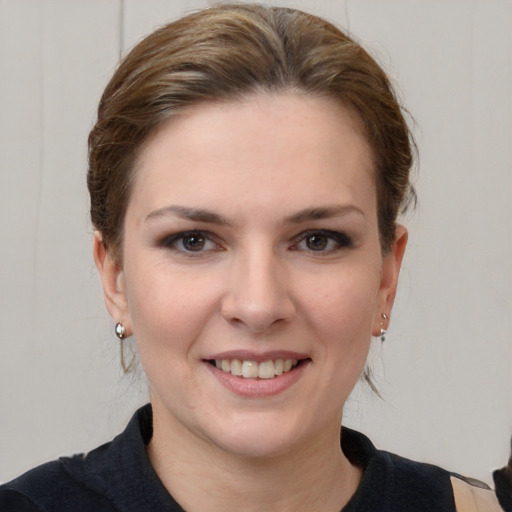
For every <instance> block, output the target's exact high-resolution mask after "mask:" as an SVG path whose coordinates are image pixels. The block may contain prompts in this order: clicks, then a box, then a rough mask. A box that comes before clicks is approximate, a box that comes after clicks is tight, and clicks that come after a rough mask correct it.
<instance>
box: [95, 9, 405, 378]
mask: <svg viewBox="0 0 512 512" xmlns="http://www.w3.org/2000/svg"><path fill="white" fill-rule="evenodd" d="M290 92H291V93H296V94H306V95H310V96H314V97H315V96H316V97H323V98H331V99H333V100H335V101H337V102H339V103H340V104H341V105H343V106H344V107H346V108H348V109H350V110H351V111H353V112H356V114H357V115H358V117H359V119H360V120H361V122H362V126H363V130H364V135H365V136H366V139H367V142H368V144H369V147H370V148H371V151H372V157H373V165H374V169H373V172H374V176H375V183H376V190H377V208H378V212H377V214H378V223H379V235H380V242H381V248H382V251H383V252H386V251H387V250H388V249H389V247H390V246H391V244H392V243H393V241H394V237H395V228H396V222H397V217H398V215H399V214H400V213H401V212H402V211H405V209H406V207H407V205H408V203H409V202H410V198H411V197H414V189H413V187H412V185H411V183H410V179H409V174H410V169H411V166H412V163H413V151H412V149H413V148H414V147H415V146H414V142H413V138H412V135H411V133H410V130H409V128H408V126H407V123H406V121H405V119H404V114H403V111H402V108H401V106H400V105H399V102H398V101H397V98H396V96H395V93H394V91H393V88H392V86H391V83H390V81H389V79H388V77H387V76H386V73H385V72H384V71H383V70H382V69H381V68H380V66H379V65H378V64H377V63H376V62H375V60H374V59H373V58H372V57H371V56H370V55H369V54H368V53H367V52H366V51H365V50H364V49H363V48H362V47H361V46H360V45H359V44H358V43H356V42H355V41H354V40H353V39H351V38H350V37H349V36H348V35H346V34H344V33H343V32H341V31H340V30H339V29H337V28H336V27H335V26H334V25H332V24H331V23H329V22H327V21H325V20H323V19H321V18H318V17H316V16H313V15H310V14H307V13H305V12H302V11H298V10H295V9H288V8H279V7H265V6H263V5H260V4H246V3H234V4H219V5H217V6H214V7H211V8H208V9H205V10H202V11H199V12H196V13H193V14H190V15H188V16H186V17H184V18H181V19H179V20H177V21H175V22H172V23H170V24H168V25H165V26H163V27H161V28H160V29H158V30H156V31H155V32H153V33H152V34H150V35H149V36H147V37H146V38H145V39H143V40H142V41H141V42H140V43H139V44H137V45H136V46H135V47H134V48H133V49H132V50H131V51H130V52H129V53H128V54H127V55H126V57H125V58H124V59H123V60H122V61H121V63H120V65H119V67H118V68H117V70H116V72H115V73H114V75H113V77H112V79H111V80H110V82H109V83H108V85H107V87H106V89H105V91H104V93H103V96H102V97H101V101H100V104H99V108H98V119H97V122H96V124H95V126H94V127H93V129H92V131H91V133H90V135H89V169H88V176H87V182H88V187H89V193H90V196H91V218H92V223H93V225H94V228H95V229H97V230H99V231H100V232H101V234H102V240H103V243H104V244H105V246H106V247H107V250H108V251H109V252H110V253H111V255H112V256H113V257H114V258H115V259H117V260H118V261H119V262H120V263H121V262H122V243H123V223H124V217H125V212H126V209H127V205H128V202H129V199H130V192H131V188H132V183H133V173H134V167H135V165H136V161H137V157H138V155H139V154H140V152H141V149H142V147H143V145H144V143H145V142H147V141H148V139H149V137H150V136H151V135H152V134H153V133H154V132H155V130H156V128H157V127H158V126H159V125H161V124H162V123H163V122H165V121H167V120H169V119H172V118H173V116H175V115H176V114H177V113H179V112H181V111H182V110H183V109H186V108H187V107H189V106H192V105H198V104H201V103H203V102H221V101H234V100H238V99H243V98H247V97H250V96H251V95H254V94H258V93H270V94H274V93H290ZM365 377H366V379H367V380H368V381H369V382H370V385H371V386H372V388H374V386H373V384H372V383H371V379H370V376H369V374H368V373H366V374H365Z"/></svg>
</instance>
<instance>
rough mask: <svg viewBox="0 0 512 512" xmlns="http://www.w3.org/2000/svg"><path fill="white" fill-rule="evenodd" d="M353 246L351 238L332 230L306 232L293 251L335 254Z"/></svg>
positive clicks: (300, 236) (299, 238)
mask: <svg viewBox="0 0 512 512" xmlns="http://www.w3.org/2000/svg"><path fill="white" fill-rule="evenodd" d="M351 246H352V240H351V238H350V237H349V236H348V235H346V234H345V233H340V232H338V231H330V230H318V231H306V232H305V233H302V234H301V235H299V237H298V240H297V242H296V243H295V244H294V245H293V246H292V249H293V250H302V251H313V252H326V253H329V252H334V251H337V250H339V249H342V248H347V247H351Z"/></svg>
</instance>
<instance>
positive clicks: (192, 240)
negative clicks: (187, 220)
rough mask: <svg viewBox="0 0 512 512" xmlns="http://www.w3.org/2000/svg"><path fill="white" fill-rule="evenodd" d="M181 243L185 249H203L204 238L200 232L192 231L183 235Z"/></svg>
mask: <svg viewBox="0 0 512 512" xmlns="http://www.w3.org/2000/svg"><path fill="white" fill-rule="evenodd" d="M181 243H182V245H183V248H184V249H186V250H187V251H200V250H202V249H204V246H205V243H206V238H205V237H204V236H203V235H201V234H200V233H192V234H190V235H185V236H184V237H183V238H182V242H181Z"/></svg>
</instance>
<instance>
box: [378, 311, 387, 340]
mask: <svg viewBox="0 0 512 512" xmlns="http://www.w3.org/2000/svg"><path fill="white" fill-rule="evenodd" d="M380 316H381V317H382V319H383V320H384V322H385V321H386V320H387V319H388V315H386V313H381V315H380ZM384 322H381V323H380V341H382V343H384V342H385V341H386V334H387V332H388V331H387V330H386V329H384Z"/></svg>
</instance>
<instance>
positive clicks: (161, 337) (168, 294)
mask: <svg viewBox="0 0 512 512" xmlns="http://www.w3.org/2000/svg"><path fill="white" fill-rule="evenodd" d="M137 263H138V262H136V261H134V262H133V264H132V265H131V266H127V269H126V275H127V299H128V308H129V311H130V316H131V320H132V324H133V330H134V334H135V339H136V342H137V346H138V348H139V352H140V356H141V359H142V360H143V364H144V359H147V358H148V357H151V358H159V359H161V360H165V359H166V358H167V359H169V358H174V357H175V356H176V355H177V353H178V352H180V353H186V354H187V353H188V352H189V351H190V350H192V349H193V348H194V342H195V341H196V340H197V338H198V337H199V336H200V333H201V331H202V330H203V329H204V327H205V324H207V323H208V322H209V321H210V319H211V317H212V316H213V314H214V311H215V308H216V307H217V306H216V304H217V302H218V301H217V300H216V290H217V291H218V289H219V287H218V286H214V285H213V283H211V282H210V281H211V279H210V280H206V282H205V279H204V276H202V277H201V276H197V275H194V274H191V273H187V272H176V271H171V270H172V269H169V268H167V269H166V265H165V263H163V264H162V263H161V262H157V263H156V264H154V265H146V266H145V268H146V272H144V273H141V272H138V271H136V268H137V266H138V268H144V267H140V266H139V265H137ZM134 265H135V266H134ZM130 269H135V271H134V272H130ZM217 295H218V293H217Z"/></svg>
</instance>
